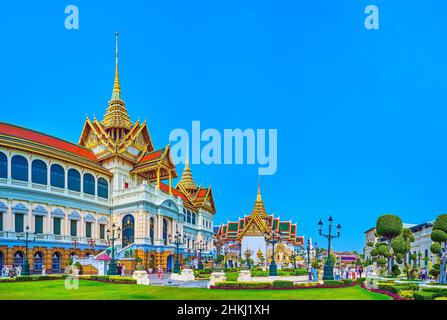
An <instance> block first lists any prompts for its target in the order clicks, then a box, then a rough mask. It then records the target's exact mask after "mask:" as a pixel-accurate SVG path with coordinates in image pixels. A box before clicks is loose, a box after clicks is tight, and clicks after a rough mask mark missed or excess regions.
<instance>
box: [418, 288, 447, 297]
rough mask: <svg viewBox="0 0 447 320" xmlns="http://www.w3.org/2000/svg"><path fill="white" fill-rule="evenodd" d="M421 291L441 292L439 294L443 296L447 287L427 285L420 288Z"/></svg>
mask: <svg viewBox="0 0 447 320" xmlns="http://www.w3.org/2000/svg"><path fill="white" fill-rule="evenodd" d="M422 291H424V292H435V293H439V294H441V295H443V296H447V288H436V287H435V288H428V287H425V288H423V289H422Z"/></svg>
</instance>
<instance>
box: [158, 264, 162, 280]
mask: <svg viewBox="0 0 447 320" xmlns="http://www.w3.org/2000/svg"><path fill="white" fill-rule="evenodd" d="M157 274H158V278H159V279H161V278H163V268H162V267H161V265H158V272H157Z"/></svg>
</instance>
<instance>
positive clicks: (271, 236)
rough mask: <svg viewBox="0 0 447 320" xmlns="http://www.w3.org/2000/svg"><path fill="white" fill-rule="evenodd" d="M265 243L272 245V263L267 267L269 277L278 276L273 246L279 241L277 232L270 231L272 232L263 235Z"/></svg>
mask: <svg viewBox="0 0 447 320" xmlns="http://www.w3.org/2000/svg"><path fill="white" fill-rule="evenodd" d="M264 238H265V242H267V243H269V244H271V245H272V262H271V263H270V266H269V276H276V275H278V270H277V266H276V263H275V244H276V243H278V242H280V241H281V235H279V234H278V231H276V230H275V229H272V231H271V232H270V233H269V232H265V233H264Z"/></svg>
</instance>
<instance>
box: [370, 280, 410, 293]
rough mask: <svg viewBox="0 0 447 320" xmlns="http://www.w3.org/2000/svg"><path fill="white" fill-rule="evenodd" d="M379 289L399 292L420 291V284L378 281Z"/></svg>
mask: <svg viewBox="0 0 447 320" xmlns="http://www.w3.org/2000/svg"><path fill="white" fill-rule="evenodd" d="M378 286H379V290H383V291H388V292H391V293H395V294H399V292H400V291H418V290H419V286H418V285H417V284H416V283H407V284H394V283H392V282H386V283H382V282H379V283H378Z"/></svg>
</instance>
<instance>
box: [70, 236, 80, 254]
mask: <svg viewBox="0 0 447 320" xmlns="http://www.w3.org/2000/svg"><path fill="white" fill-rule="evenodd" d="M71 244H72V245H73V249H74V255H75V256H77V254H76V248H77V245H78V244H79V241H78V240H74V241H73V242H72V243H71Z"/></svg>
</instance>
